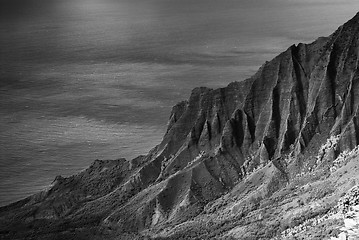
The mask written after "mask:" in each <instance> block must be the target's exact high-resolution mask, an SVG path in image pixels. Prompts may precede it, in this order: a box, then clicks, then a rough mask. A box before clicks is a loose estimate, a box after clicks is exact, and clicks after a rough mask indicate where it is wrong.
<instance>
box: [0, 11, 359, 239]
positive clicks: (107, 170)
mask: <svg viewBox="0 0 359 240" xmlns="http://www.w3.org/2000/svg"><path fill="white" fill-rule="evenodd" d="M358 31H359V14H357V15H356V16H355V17H354V18H353V19H351V20H350V21H348V22H347V23H346V24H344V25H343V26H341V27H340V28H339V29H338V30H337V31H336V32H335V33H333V34H332V35H331V36H329V37H327V38H319V39H317V40H316V41H315V42H313V43H311V44H298V45H297V46H296V45H293V46H291V47H290V48H288V49H287V50H286V51H285V52H283V53H281V54H280V55H278V56H277V57H276V58H274V59H273V60H272V61H270V62H266V63H265V64H264V65H263V66H262V67H261V68H260V69H259V70H258V72H257V73H256V74H255V75H254V76H253V77H251V78H249V79H247V80H245V81H243V82H234V83H231V84H229V85H228V86H227V87H225V88H221V89H215V90H213V89H208V88H203V87H202V88H196V89H194V90H193V91H192V94H191V96H190V98H189V100H188V101H184V102H181V103H179V104H177V105H176V106H175V107H174V108H173V110H172V113H171V115H170V119H169V123H168V129H167V132H166V134H165V136H164V137H163V140H162V142H161V143H160V144H159V145H158V146H156V147H155V148H153V149H152V150H151V151H150V153H149V154H148V155H147V156H141V157H138V158H136V159H134V160H132V161H126V160H124V159H120V160H116V161H95V162H94V164H93V165H91V167H90V168H89V169H87V170H85V171H84V172H81V173H79V174H77V175H74V176H72V177H70V178H62V177H57V178H56V179H55V180H56V181H55V182H54V185H53V186H52V187H51V188H50V189H48V190H46V191H43V192H41V193H39V194H37V195H34V196H31V197H28V198H26V199H24V200H22V201H19V202H17V203H14V204H11V205H9V206H6V207H3V208H0V214H1V217H0V224H1V225H0V227H1V236H2V237H3V238H8V239H11V238H31V237H34V238H35V236H36V238H37V239H41V238H43V239H47V238H53V237H54V236H57V237H58V238H59V239H62V238H63V239H69V238H72V237H73V238H77V239H78V238H84V239H86V238H88V237H89V236H91V237H92V238H94V239H95V238H98V239H102V238H106V239H107V238H109V239H111V238H114V239H126V238H129V239H135V238H142V237H144V236H148V237H153V238H167V239H171V238H173V239H181V238H182V239H189V238H198V237H200V238H202V239H211V238H220V237H221V238H224V239H225V238H239V239H260V238H263V239H268V238H271V237H275V236H277V237H280V236H282V237H283V236H284V235H283V234H282V232H281V230H283V228H284V226H283V222H281V221H279V220H278V219H277V218H275V215H276V214H279V213H280V214H282V215H281V216H282V217H283V218H284V219H287V220H288V221H289V222H294V223H293V224H294V225H299V224H300V223H301V221H302V220H293V219H290V215H288V213H286V211H288V212H290V211H289V210H290V209H289V210H288V209H287V210H285V209H284V207H283V206H287V205H288V202H292V201H294V200H293V199H294V198H295V196H298V195H301V194H309V195H310V194H314V195H315V194H317V193H316V192H315V189H320V186H330V187H331V188H330V189H329V190H328V191H327V192H325V193H323V194H324V195H323V196H322V195H320V193H318V194H319V197H320V199H324V198H325V197H327V195H331V194H332V195H333V196H332V197H331V198H330V204H328V205H325V206H324V207H323V209H322V208H320V209H319V210H318V211H312V212H314V215H315V216H318V215H321V214H323V213H325V212H327V211H329V209H331V208H332V207H334V205H335V204H334V203H335V201H337V200H338V198H339V197H340V194H339V195H338V194H337V193H336V189H339V188H341V187H342V189H348V186H349V185H350V184H349V185H348V184H347V182H345V183H343V184H342V185H341V184H337V183H334V182H335V181H334V180H331V179H332V176H334V175H335V174H336V172H335V171H334V172H331V171H330V168H331V167H332V166H333V164H335V160H336V159H337V157H338V156H339V154H340V153H341V152H343V151H345V150H351V149H353V148H354V147H355V146H357V145H358V144H359V143H358V141H359V133H358V132H359V119H358V105H359V72H358V61H359V60H358V58H359V32H358ZM331 136H332V137H331ZM330 137H331V138H330ZM327 139H329V140H327ZM354 165H355V164H354ZM340 167H343V166H340ZM336 171H337V170H336ZM348 171H349V170H348ZM353 171H357V170H356V169H354V168H353V169H350V171H349V173H348V174H352V173H353ZM346 174H347V173H346ZM298 184H299V185H300V186H301V187H303V189H305V186H306V184H314V185H316V186H317V187H315V188H313V189H314V190H313V189H310V190H308V191H306V190H303V191H299V190H297V189H298V186H299V185H298ZM297 185H298V186H297ZM293 186H295V187H293ZM300 189H301V188H300ZM313 191H314V193H313ZM337 192H342V191H341V190H340V191H337ZM295 194H296V195H295ZM315 198H316V197H314V198H307V197H305V199H307V200H308V199H309V200H308V202H307V203H308V205H309V206H311V205H312V202H313V201H314V200H313V199H315ZM312 200H313V201H312ZM315 201H317V199H316V200H315ZM323 201H324V200H323ZM328 201H329V200H328ZM319 205H320V204H319ZM320 206H321V205H320ZM288 208H289V207H288ZM292 208H293V206H292ZM309 209H311V208H306V209H305V210H303V209H301V210H298V211H299V212H301V211H303V214H304V215H305V213H308V212H309V211H310V210H309ZM264 210H265V211H264ZM306 211H307V212H306ZM258 214H259V215H258ZM293 214H294V213H293ZM293 214H292V215H291V216H296V214H294V215H293ZM265 215H266V216H265ZM297 215H298V214H297ZM299 215H300V214H299ZM300 216H302V215H300ZM299 218H300V217H299ZM263 219H266V220H267V223H268V224H266V225H267V226H262V225H263V224H264V223H263V221H264V220H263ZM302 222H303V221H302ZM261 224H262V225H261ZM287 227H291V226H287ZM243 233H246V234H245V235H243ZM334 233H335V232H333V234H334ZM89 234H90V235H89ZM306 239H308V238H306ZM309 239H310V238H309Z"/></svg>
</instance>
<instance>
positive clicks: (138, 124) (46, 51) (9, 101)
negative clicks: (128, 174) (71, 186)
mask: <svg viewBox="0 0 359 240" xmlns="http://www.w3.org/2000/svg"><path fill="white" fill-rule="evenodd" d="M358 10H359V1H357V0H342V1H340V0H339V1H338V0H336V1H334V0H332V1H331V0H328V1H327V0H326V1H324V0H311V1H309V0H304V1H299V0H298V1H295V0H1V1H0V205H5V204H8V203H10V202H12V201H15V200H19V199H21V198H23V197H26V196H28V195H30V194H33V193H35V192H37V191H39V190H41V189H44V188H46V187H47V186H48V185H49V184H51V182H52V181H53V179H54V178H55V176H56V175H63V176H69V175H71V174H74V173H76V172H77V171H80V170H82V169H84V168H86V167H87V166H89V164H91V163H92V162H93V161H94V160H95V159H116V158H120V157H126V158H128V159H131V158H134V157H136V156H137V155H140V154H146V153H147V152H148V151H149V150H150V149H151V148H152V147H154V146H155V145H156V144H158V143H159V142H160V141H161V138H162V135H163V134H164V132H165V130H166V123H167V120H168V117H169V114H170V111H171V108H172V106H173V105H174V104H176V103H177V102H178V101H181V100H184V99H187V98H188V97H189V95H190V92H191V89H193V88H194V87H197V86H207V87H212V88H217V87H223V86H226V85H227V84H228V83H230V82H233V81H242V80H244V79H246V78H248V77H249V76H251V75H252V74H254V73H255V71H256V70H257V69H258V67H259V66H260V65H262V64H263V63H264V62H265V61H266V60H270V59H272V58H273V57H274V56H275V55H277V54H278V53H280V52H282V51H284V50H285V49H287V48H288V47H289V46H290V45H292V44H293V43H299V42H305V43H308V42H311V41H314V40H315V39H316V38H317V37H319V36H327V35H329V34H331V33H332V32H333V31H334V30H335V29H336V28H337V27H338V26H339V25H340V24H342V23H344V22H345V21H347V20H348V19H350V18H351V17H353V16H354V15H355V13H356V11H358Z"/></svg>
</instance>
